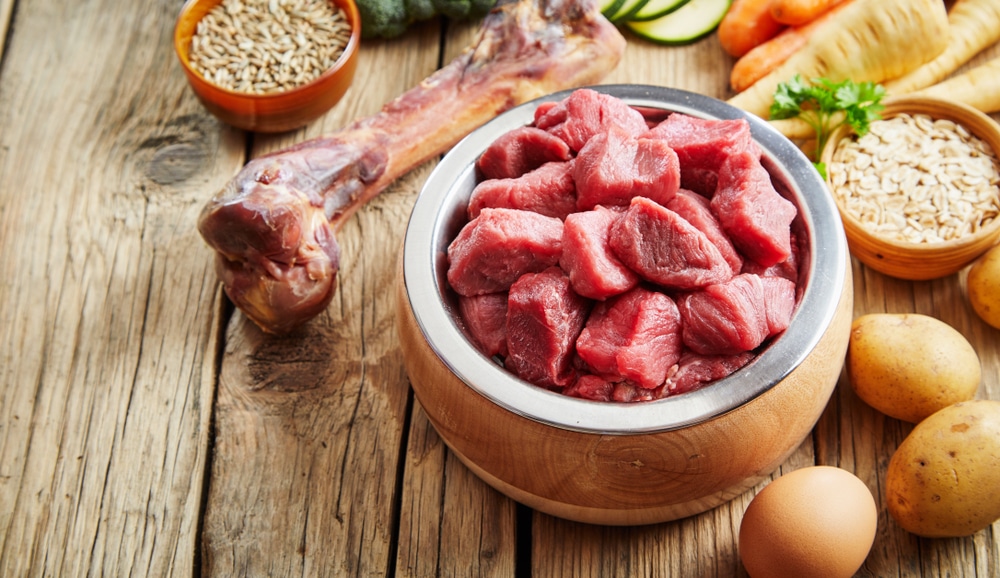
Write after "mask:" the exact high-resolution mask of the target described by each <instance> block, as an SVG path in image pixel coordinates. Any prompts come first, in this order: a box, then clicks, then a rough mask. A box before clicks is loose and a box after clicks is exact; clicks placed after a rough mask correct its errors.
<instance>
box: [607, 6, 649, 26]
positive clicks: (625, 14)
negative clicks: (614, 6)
mask: <svg viewBox="0 0 1000 578" xmlns="http://www.w3.org/2000/svg"><path fill="white" fill-rule="evenodd" d="M647 2H649V0H625V1H624V2H623V3H622V5H621V6H619V7H618V11H617V12H615V14H614V15H613V16H609V17H608V20H610V21H612V22H614V23H615V24H621V23H624V22H628V20H629V19H630V18H631V17H632V15H633V14H635V13H636V11H638V10H641V9H642V7H643V6H645V5H646V3H647Z"/></svg>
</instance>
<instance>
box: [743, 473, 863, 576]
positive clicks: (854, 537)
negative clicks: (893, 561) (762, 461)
mask: <svg viewBox="0 0 1000 578" xmlns="http://www.w3.org/2000/svg"><path fill="white" fill-rule="evenodd" d="M877 525H878V508H877V507H876V505H875V498H874V497H873V496H872V493H871V491H870V490H869V489H868V486H866V485H865V484H864V482H862V481H861V480H860V479H858V478H857V476H855V475H854V474H852V473H850V472H848V471H846V470H843V469H840V468H835V467H830V466H812V467H807V468H802V469H798V470H795V471H794V472H791V473H788V474H785V475H783V476H781V477H780V478H778V479H777V480H775V481H773V482H771V483H770V484H768V485H767V486H765V487H764V489H763V490H761V491H760V493H758V494H757V495H756V496H755V497H754V499H753V500H752V501H751V502H750V505H749V506H748V507H747V510H746V512H745V513H744V514H743V521H742V522H741V523H740V538H739V548H740V559H741V560H742V561H743V566H744V567H745V568H746V571H747V573H748V574H749V575H750V576H751V577H752V578H766V577H770V576H775V577H782V578H784V577H788V576H796V577H797V578H810V577H813V576H817V577H822V578H837V577H839V576H844V577H850V576H853V575H854V573H855V572H857V571H858V569H859V568H861V565H862V564H863V563H864V561H865V558H867V557H868V552H869V551H870V550H871V547H872V543H874V541H875V530H876V527H877Z"/></svg>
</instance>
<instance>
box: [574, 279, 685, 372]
mask: <svg viewBox="0 0 1000 578" xmlns="http://www.w3.org/2000/svg"><path fill="white" fill-rule="evenodd" d="M576 352H577V354H578V355H579V356H580V358H581V359H583V361H585V362H586V363H587V365H588V367H589V368H590V369H591V370H593V373H595V374H597V375H600V376H602V377H607V378H609V379H613V380H615V381H621V380H623V379H624V380H629V381H632V382H634V383H635V384H637V385H638V386H640V387H643V388H646V389H652V388H654V387H657V386H658V385H661V384H662V383H663V380H664V379H665V378H666V376H667V370H668V369H670V367H671V366H672V365H673V364H674V363H676V362H677V360H678V359H679V358H680V355H681V317H680V313H679V312H678V310H677V304H675V303H674V300H673V299H671V298H670V297H668V296H667V295H666V294H665V293H660V292H658V291H651V290H649V289H646V288H644V287H642V286H639V287H636V288H635V289H632V290H631V291H629V292H628V293H624V294H622V295H619V296H617V297H614V298H613V299H609V300H608V301H604V302H601V303H598V304H597V305H596V306H595V307H594V310H593V311H592V312H591V313H590V317H589V318H588V319H587V324H586V325H585V326H584V328H583V331H582V332H581V333H580V337H579V338H577V340H576Z"/></svg>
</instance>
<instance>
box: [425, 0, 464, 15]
mask: <svg viewBox="0 0 1000 578" xmlns="http://www.w3.org/2000/svg"><path fill="white" fill-rule="evenodd" d="M433 2H434V8H436V9H437V11H438V13H439V14H441V15H444V16H447V17H448V18H454V19H456V20H461V19H463V18H465V17H466V16H468V15H469V7H470V6H471V3H470V2H469V0H433Z"/></svg>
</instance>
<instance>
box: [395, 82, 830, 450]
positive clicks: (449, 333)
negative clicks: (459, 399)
mask: <svg viewBox="0 0 1000 578" xmlns="http://www.w3.org/2000/svg"><path fill="white" fill-rule="evenodd" d="M586 88H590V89H593V90H596V91H599V92H603V93H607V94H610V95H612V96H616V97H618V98H621V99H622V100H624V101H625V102H627V103H628V104H630V105H632V106H639V107H651V108H657V109H663V110H667V111H670V112H681V113H685V114H690V115H693V116H698V117H702V118H717V119H738V118H745V119H746V120H747V121H748V122H749V124H750V127H751V133H752V135H753V137H754V139H755V140H756V141H757V143H758V144H759V145H760V147H761V149H762V154H763V156H764V157H765V159H767V162H769V164H770V165H771V167H772V174H773V171H774V170H778V171H780V172H781V173H782V174H781V175H779V176H783V177H784V178H785V181H786V182H787V184H788V185H789V186H790V189H791V190H790V192H791V193H792V194H794V195H795V196H796V199H795V200H797V204H798V205H799V207H800V218H802V219H803V221H804V226H805V229H806V230H807V231H809V233H810V234H809V240H808V244H807V246H808V248H809V253H810V255H811V258H810V259H809V271H808V274H807V276H806V287H805V290H804V292H803V295H802V299H801V301H800V303H799V305H798V308H797V309H796V312H795V314H794V316H793V319H792V323H791V324H790V326H789V328H788V329H787V330H786V331H785V333H784V334H783V335H781V336H779V338H777V339H776V340H775V341H774V342H773V343H772V344H771V345H769V346H768V347H767V349H766V350H764V351H763V352H762V353H761V354H760V355H759V356H758V357H757V358H756V359H755V360H754V361H752V362H751V363H750V364H749V365H747V366H746V367H744V368H742V369H740V370H739V371H737V372H735V373H733V374H732V375H730V376H729V377H726V378H724V379H722V380H719V381H717V382H715V383H713V384H711V385H709V386H706V387H704V388H702V389H699V390H696V391H693V392H689V393H685V394H681V395H676V396H671V397H667V398H664V399H661V400H656V401H649V402H641V403H630V404H624V403H614V402H596V401H590V400H583V399H578V398H572V397H569V396H565V395H562V394H560V393H555V392H551V391H548V390H546V389H543V388H540V387H537V386H534V385H532V384H530V383H528V382H525V381H523V380H520V379H518V378H517V377H515V376H513V375H512V374H511V373H509V372H507V371H506V370H504V369H503V368H502V367H500V366H498V365H497V364H496V363H495V362H493V361H492V360H490V359H488V358H487V357H486V356H484V355H483V354H481V353H480V352H479V351H478V350H477V349H476V348H475V347H474V346H473V345H472V344H471V343H470V342H469V341H468V339H466V337H465V335H464V333H463V332H462V330H461V328H460V327H459V326H458V325H457V324H456V322H455V319H454V318H453V317H452V314H451V313H450V312H449V311H448V310H447V308H446V306H445V303H444V300H443V299H442V293H443V291H444V289H443V287H442V286H441V281H442V280H443V272H442V271H440V270H439V267H440V265H441V263H442V260H443V259H444V256H443V252H442V247H441V245H440V243H439V239H441V238H442V235H443V230H444V228H445V227H446V226H447V223H446V220H447V219H446V217H449V216H451V213H448V214H445V213H446V211H444V210H443V206H444V205H446V203H448V202H451V203H456V202H457V197H456V195H463V194H464V196H465V197H466V198H467V195H468V193H469V192H470V191H471V184H470V183H472V182H474V181H472V180H470V179H474V163H475V160H476V159H477V158H478V157H479V155H480V154H481V153H482V152H483V151H484V150H485V148H486V147H487V146H488V145H489V144H490V143H492V142H493V141H494V140H496V138H497V137H499V136H500V135H501V134H503V133H505V132H507V131H508V130H511V129H513V128H516V127H518V126H523V125H525V124H528V123H530V122H531V121H532V120H533V116H534V111H535V109H536V108H537V107H538V106H539V105H540V104H542V103H545V102H550V101H558V100H562V99H564V98H565V97H567V96H568V95H569V94H570V93H571V92H573V91H574V90H578V89H570V90H564V91H560V92H556V93H552V94H549V95H546V96H543V97H540V98H538V99H535V100H532V101H530V102H527V103H525V104H522V105H520V106H517V107H514V108H512V109H510V110H508V111H507V112H504V113H503V114H501V115H499V116H497V117H496V118H494V119H493V120H491V121H489V122H487V123H486V124H484V125H483V126H481V127H480V128H478V129H476V130H475V131H473V132H472V133H470V134H469V135H468V136H467V137H465V138H464V139H463V140H462V141H461V142H459V143H458V144H457V145H456V146H455V147H454V148H452V149H451V150H450V151H449V152H448V153H447V154H446V155H445V157H444V158H443V159H442V160H441V162H440V163H439V164H438V165H437V167H436V168H435V169H434V170H433V171H432V173H431V175H430V176H429V177H428V179H427V181H426V182H425V184H424V186H423V188H422V190H421V191H420V193H419V195H418V196H417V199H416V201H415V203H414V207H413V210H412V213H411V215H410V219H409V222H408V224H407V229H406V234H405V237H404V242H403V280H402V281H403V283H404V284H405V288H406V293H407V298H408V300H409V305H410V307H411V309H412V311H413V315H414V317H415V319H416V323H417V326H418V328H419V329H420V331H421V333H422V334H423V337H424V339H425V340H426V341H427V343H428V345H429V346H430V348H431V349H432V350H433V351H434V353H435V354H436V355H437V357H438V358H439V359H440V360H441V362H442V363H444V364H445V365H446V366H447V367H448V369H449V370H450V371H451V372H452V373H453V374H454V375H455V376H457V377H458V378H459V379H460V380H461V381H462V382H463V383H464V384H465V385H466V386H468V387H470V388H471V389H472V390H474V391H476V392H477V393H479V394H481V395H483V396H484V397H486V398H487V399H489V400H490V401H492V402H493V403H495V404H496V405H498V406H500V407H502V408H505V409H506V410H508V411H511V412H514V413H516V414H518V415H521V416H523V417H525V418H528V419H531V420H534V421H537V422H541V423H544V424H548V425H550V426H552V427H557V428H561V429H566V430H573V431H579V432H583V433H591V434H603V435H625V434H637V433H649V432H658V431H669V430H675V429H680V428H683V427H688V426H691V425H694V424H698V423H702V422H705V421H707V420H711V419H714V418H716V417H718V416H721V415H724V414H726V413H728V412H730V411H732V410H734V409H737V408H739V407H741V406H743V405H745V404H747V403H749V402H751V401H752V400H754V399H755V398H757V397H758V396H760V395H762V394H763V393H765V392H767V391H768V390H770V389H772V388H773V387H775V386H777V385H778V384H779V383H780V382H781V381H782V380H783V379H784V378H785V377H787V376H788V375H789V374H790V373H791V372H792V371H793V370H794V369H795V368H797V367H798V366H799V365H800V364H801V363H802V362H803V360H805V359H806V357H807V356H808V355H809V354H810V353H811V352H812V350H813V349H814V348H815V347H816V345H817V343H818V342H819V340H820V339H821V338H822V336H823V334H824V333H825V332H826V330H827V329H828V328H829V326H830V324H831V323H832V320H833V318H834V315H835V313H836V310H837V307H838V304H839V302H840V296H841V293H842V290H843V287H844V283H845V282H846V265H845V263H846V262H847V251H848V249H847V242H846V239H845V236H844V230H843V226H842V223H841V221H840V215H839V213H838V211H837V208H836V205H835V204H834V202H833V200H832V198H831V196H830V195H829V194H827V192H826V185H825V183H824V182H823V180H822V179H821V178H820V176H819V173H818V172H817V171H816V170H815V168H814V167H813V166H812V163H811V162H810V161H809V159H808V158H807V157H806V156H805V155H804V154H803V153H802V151H800V150H799V148H798V147H797V146H795V144H794V143H792V142H791V141H789V140H788V139H787V138H785V136H784V135H782V134H781V133H779V132H778V131H777V130H775V129H773V128H772V127H771V126H769V125H768V123H767V122H765V121H763V120H762V119H760V118H758V117H756V116H754V115H751V114H749V113H745V112H743V111H741V110H740V109H737V108H735V107H733V106H732V105H729V104H727V103H725V102H723V101H720V100H718V99H714V98H711V97H708V96H704V95H701V94H697V93H693V92H689V91H685V90H681V89H674V88H664V87H658V86H646V85H635V84H628V85H625V84H622V85H598V86H590V87H586ZM462 206H463V207H464V205H462ZM803 207H804V208H807V209H808V210H801V209H802V208H803ZM449 240H450V239H449ZM821 241H822V242H821ZM446 246H447V243H444V247H446ZM418 393H419V392H418ZM775 426H776V427H780V426H779V424H775Z"/></svg>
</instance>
